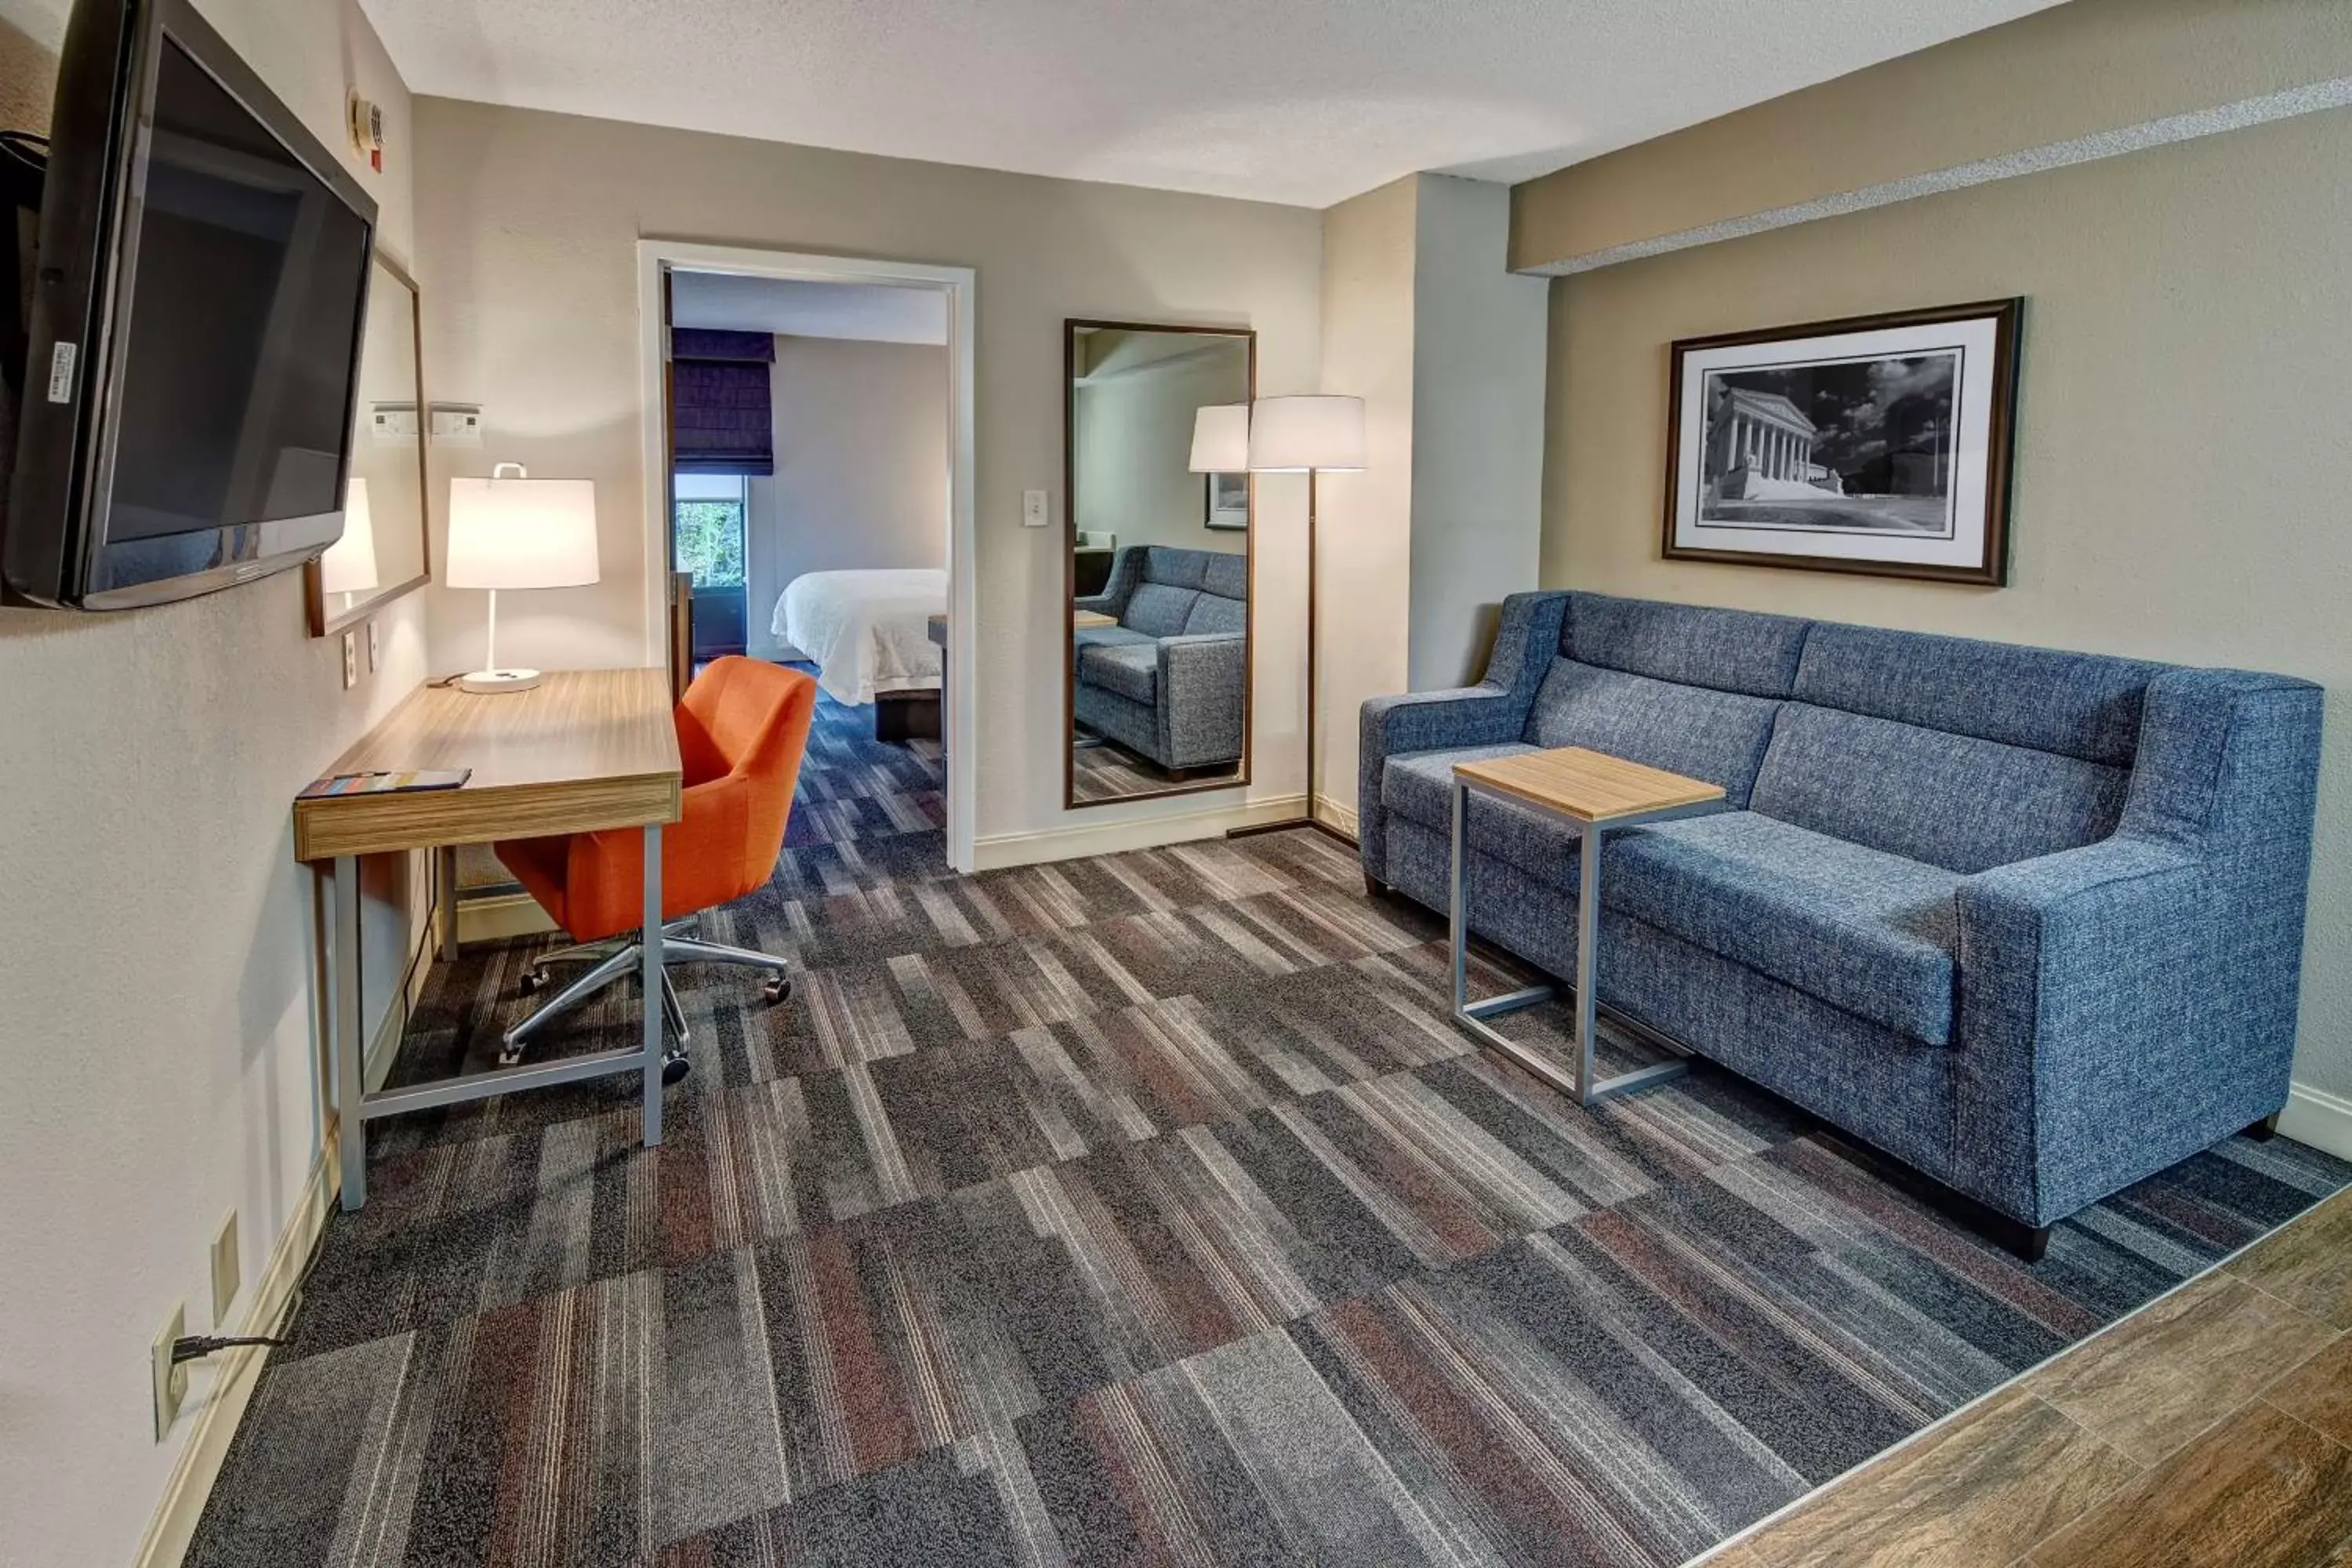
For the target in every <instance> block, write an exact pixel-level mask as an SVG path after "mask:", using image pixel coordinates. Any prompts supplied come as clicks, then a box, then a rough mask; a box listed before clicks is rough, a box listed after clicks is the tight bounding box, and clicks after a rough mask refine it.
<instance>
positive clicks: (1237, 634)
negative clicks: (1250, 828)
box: [1070, 544, 1249, 773]
mask: <svg viewBox="0 0 2352 1568" xmlns="http://www.w3.org/2000/svg"><path fill="white" fill-rule="evenodd" d="M1076 607H1077V608H1079V609H1081V610H1094V611H1097V612H1098V613H1100V614H1102V615H1106V616H1112V617H1114V618H1115V619H1116V620H1117V621H1118V625H1117V626H1081V627H1079V628H1078V629H1077V630H1076V632H1074V633H1073V634H1072V636H1073V637H1074V638H1075V640H1076V645H1077V646H1076V655H1075V660H1074V665H1075V668H1074V670H1073V674H1074V676H1075V679H1074V680H1073V681H1072V684H1071V691H1070V703H1071V707H1072V708H1073V709H1074V710H1075V712H1076V718H1077V721H1078V722H1079V723H1081V724H1084V725H1085V726H1087V728H1088V729H1090V730H1092V731H1096V732H1097V734H1102V735H1108V736H1109V737H1110V738H1111V739H1112V740H1114V741H1117V742H1118V743H1119V744H1120V745H1122V746H1125V747H1126V748H1127V749H1128V750H1129V751H1131V752H1136V753H1137V754H1139V755H1140V756H1145V757H1149V758H1150V759H1151V761H1153V762H1155V763H1159V764H1160V766H1161V767H1163V768H1166V769H1168V770H1169V771H1170V772H1171V773H1182V772H1184V771H1186V770H1188V769H1192V768H1205V767H1213V766H1218V765H1221V764H1223V763H1233V762H1238V761H1239V760H1240V759H1241V754H1242V698H1243V692H1244V689H1245V688H1246V686H1247V683H1248V679H1249V670H1248V656H1249V648H1248V641H1247V636H1246V634H1247V632H1248V629H1249V557H1248V556H1246V555H1228V554H1224V553H1222V552H1218V551H1213V550H1179V549H1175V548H1172V547H1171V546H1168V545H1163V544H1148V545H1147V544H1139V545H1129V546H1126V547H1124V548H1122V549H1121V550H1120V551H1119V552H1118V554H1117V555H1116V556H1115V557H1113V558H1112V562H1111V569H1110V581H1109V582H1108V583H1107V584H1105V585H1104V587H1103V591H1102V592H1101V593H1099V594H1096V595H1087V596H1085V597H1081V598H1079V599H1078V600H1077V601H1076Z"/></svg>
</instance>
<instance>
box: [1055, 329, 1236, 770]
mask: <svg viewBox="0 0 2352 1568" xmlns="http://www.w3.org/2000/svg"><path fill="white" fill-rule="evenodd" d="M1082 331H1118V332H1190V333H1193V334H1195V335H1197V336H1200V337H1208V338H1238V339H1240V340H1241V341H1242V343H1243V347H1244V353H1246V354H1247V356H1248V362H1249V370H1248V383H1249V388H1248V395H1247V398H1246V401H1248V402H1250V403H1255V402H1256V401H1257V329H1256V328H1255V327H1224V326H1202V325H1199V324H1197V323H1192V322H1180V321H1105V320H1101V319H1098V318H1095V317H1091V316H1068V317H1065V318H1064V319H1063V321H1062V607H1061V616H1062V627H1061V633H1062V809H1064V810H1065V811H1076V810H1079V809H1081V808H1083V807H1086V806H1093V805H1127V804H1128V803H1129V802H1130V801H1138V800H1166V799H1168V798H1169V797H1170V796H1171V795H1206V794H1208V793H1210V792H1211V791H1213V790H1234V789H1246V788H1247V787H1249V782H1250V763H1251V760H1252V754H1253V752H1255V746H1256V733H1255V729H1254V728H1253V724H1254V719H1255V715H1254V709H1255V703H1256V697H1257V525H1258V515H1257V476H1256V475H1255V474H1252V475H1251V476H1250V477H1249V531H1248V533H1247V534H1246V535H1245V536H1244V541H1243V544H1242V554H1243V557H1244V560H1245V561H1246V562H1247V563H1248V564H1247V565H1246V566H1245V567H1244V571H1245V573H1246V574H1247V577H1248V581H1249V605H1248V607H1247V613H1246V614H1245V615H1244V616H1243V619H1242V668H1243V671H1244V679H1243V681H1242V760H1241V765H1240V766H1239V767H1237V768H1235V769H1234V773H1233V776H1232V777H1231V778H1219V779H1201V780H1197V781H1195V782H1192V783H1189V784H1170V785H1168V786H1167V787H1166V788H1165V789H1150V790H1138V791H1137V792H1136V793H1135V794H1133V795H1106V796H1104V797H1103V798H1102V799H1100V800H1080V799H1079V798H1078V758H1077V747H1076V740H1077V731H1078V647H1077V642H1076V638H1075V637H1073V636H1072V633H1071V627H1070V615H1071V610H1070V606H1071V605H1074V604H1076V602H1077V597H1078V557H1077V547H1078V518H1077V509H1076V506H1074V505H1073V504H1072V503H1073V502H1075V501H1076V500H1077V493H1078V441H1077V423H1078V339H1079V336H1080V335H1081V332H1082ZM1201 482H1202V484H1203V485H1205V484H1207V483H1208V476H1207V475H1205V474H1204V475H1202V477H1201Z"/></svg>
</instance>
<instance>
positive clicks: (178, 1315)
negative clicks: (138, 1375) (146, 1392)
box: [147, 1301, 188, 1443]
mask: <svg viewBox="0 0 2352 1568" xmlns="http://www.w3.org/2000/svg"><path fill="white" fill-rule="evenodd" d="M187 1331H188V1304H187V1303H186V1302H184V1301H178V1302H174V1303H173V1306H172V1315H171V1316H170V1317H169V1318H167V1319H165V1320H164V1321H163V1332H162V1333H160V1334H157V1335H156V1336H155V1342H154V1344H152V1346H150V1347H149V1348H148V1352H147V1353H148V1356H149V1358H150V1361H151V1363H152V1367H153V1371H154V1381H155V1441H157V1442H158V1443H160V1442H162V1441H163V1436H164V1435H165V1434H166V1433H168V1432H170V1431H171V1429H172V1423H173V1422H174V1421H176V1420H178V1419H179V1418H180V1404H181V1402H182V1401H183V1400H184V1399H186V1398H187V1397H188V1368H187V1364H186V1363H181V1364H180V1365H178V1366H173V1364H172V1347H173V1346H174V1345H176V1344H178V1343H179V1342H180V1336H181V1335H183V1334H184V1333H186V1332H187Z"/></svg>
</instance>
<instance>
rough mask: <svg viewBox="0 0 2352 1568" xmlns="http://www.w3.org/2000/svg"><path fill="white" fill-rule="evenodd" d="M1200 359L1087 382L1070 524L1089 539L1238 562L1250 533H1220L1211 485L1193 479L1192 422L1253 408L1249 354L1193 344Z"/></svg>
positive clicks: (1175, 358) (1077, 419) (1079, 391)
mask: <svg viewBox="0 0 2352 1568" xmlns="http://www.w3.org/2000/svg"><path fill="white" fill-rule="evenodd" d="M1187 342H1188V344H1189V347H1190V349H1191V350H1192V352H1182V353H1177V354H1174V355H1172V356H1170V357H1166V358H1160V359H1155V360H1153V361H1152V362H1150V363H1148V364H1144V365H1140V366H1138V367H1136V368H1134V369H1131V370H1127V371H1124V372H1120V373H1118V374H1110V375H1107V376H1104V377H1102V378H1101V379H1099V380H1093V381H1087V382H1084V383H1081V384H1079V385H1078V386H1077V387H1076V396H1075V397H1074V399H1073V400H1072V401H1073V412H1072V428H1073V432H1074V435H1073V439H1074V440H1075V442H1076V450H1075V452H1074V453H1073V462H1072V465H1071V468H1072V477H1073V478H1074V479H1076V495H1075V496H1073V497H1072V498H1071V501H1070V507H1071V515H1072V516H1073V517H1075V518H1076V521H1077V525H1078V526H1079V527H1080V528H1082V529H1085V530H1087V531H1089V532H1105V531H1107V532H1110V533H1115V534H1117V535H1118V542H1119V546H1120V548H1122V549H1124V548H1126V547H1127V546H1128V545H1130V544H1172V545H1176V546H1179V547H1181V548H1182V549H1186V550H1214V551H1220V552H1224V553H1227V554H1239V553H1240V552H1243V551H1244V550H1245V549H1246V548H1247V547H1248V544H1249V534H1248V532H1247V531H1246V530H1237V529H1222V528H1211V527H1209V526H1208V524H1207V522H1206V521H1204V520H1205V515H1206V510H1205V509H1206V503H1207V495H1206V490H1205V489H1204V487H1205V485H1206V484H1207V480H1206V479H1205V478H1204V476H1202V475H1200V474H1196V473H1193V472H1192V470H1191V467H1190V464H1191V462H1192V422H1193V415H1194V414H1195V412H1196V411H1198V410H1199V409H1201V408H1203V407H1207V406H1211V405H1217V404H1224V403H1245V402H1247V401H1248V400H1249V345H1248V344H1246V343H1244V342H1239V341H1237V340H1234V339H1231V338H1194V339H1190V340H1187Z"/></svg>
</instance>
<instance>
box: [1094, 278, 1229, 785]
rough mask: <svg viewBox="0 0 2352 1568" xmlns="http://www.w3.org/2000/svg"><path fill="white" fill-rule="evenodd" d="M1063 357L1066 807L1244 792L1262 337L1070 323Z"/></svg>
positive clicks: (1220, 330)
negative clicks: (1250, 437) (1252, 450)
mask: <svg viewBox="0 0 2352 1568" xmlns="http://www.w3.org/2000/svg"><path fill="white" fill-rule="evenodd" d="M1064 347H1065V351H1066V355H1067V359H1068V367H1069V402H1068V407H1067V418H1068V425H1067V432H1068V447H1067V451H1068V461H1069V474H1068V482H1069V489H1068V490H1067V507H1066V522H1067V526H1068V528H1069V539H1068V549H1069V557H1068V558H1069V574H1068V583H1069V590H1068V591H1069V606H1070V607H1069V610H1068V612H1067V614H1068V616H1069V624H1070V629H1069V633H1068V635H1069V637H1070V642H1069V667H1068V677H1069V713H1070V735H1069V748H1070V749H1069V760H1068V770H1069V771H1068V775H1067V778H1068V795H1067V797H1066V798H1067V801H1068V804H1069V805H1096V804H1099V803H1102V802H1106V801H1115V800H1133V799H1137V798H1139V797H1141V796H1147V795H1163V794H1170V793H1175V792H1180V791H1187V790H1202V789H1223V788H1231V787H1233V786H1234V785H1236V784H1244V783H1246V782H1247V780H1248V753H1249V669H1250V658H1249V652H1250V602H1249V601H1250V580H1251V579H1250V555H1249V552H1250V535H1251V529H1250V516H1249V502H1250V483H1249V475H1248V473H1247V472H1246V471H1245V470H1246V468H1247V454H1246V446H1247V423H1246V420H1247V414H1246V409H1247V406H1248V403H1249V399H1250V396H1251V394H1252V391H1253V389H1254V383H1255V371H1254V364H1255V358H1254V355H1255V340H1254V339H1253V337H1252V336H1251V334H1249V333H1248V332H1247V331H1233V330H1230V329H1224V328H1192V327H1170V326H1160V325H1148V326H1147V325H1133V324H1126V323H1120V322H1116V321H1071V322H1069V323H1067V329H1066V335H1065V340H1064ZM1204 411H1205V412H1204ZM1214 416H1238V418H1237V419H1235V418H1221V417H1214ZM1204 419H1206V420H1207V421H1208V424H1209V426H1210V427H1212V428H1213V429H1220V430H1222V429H1223V428H1224V427H1225V426H1231V427H1232V431H1231V433H1232V434H1233V435H1234V436H1236V437H1237V439H1223V438H1221V439H1215V440H1210V441H1208V442H1206V443H1205V444H1204V443H1203V442H1202V440H1200V439H1197V438H1196V437H1198V434H1199V431H1200V429H1201V428H1202V421H1203V420H1204ZM1212 469H1215V470H1217V471H1211V470H1212Z"/></svg>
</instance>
